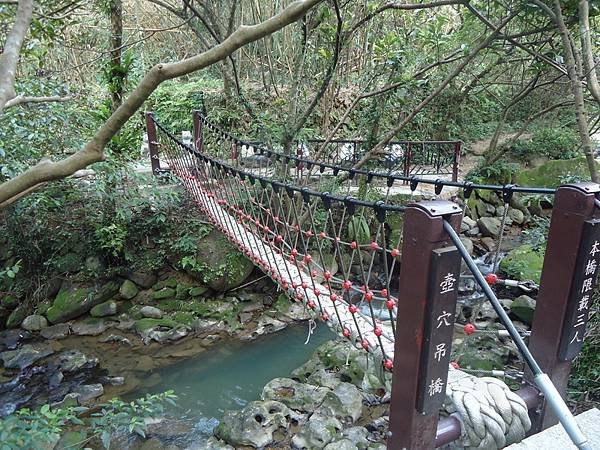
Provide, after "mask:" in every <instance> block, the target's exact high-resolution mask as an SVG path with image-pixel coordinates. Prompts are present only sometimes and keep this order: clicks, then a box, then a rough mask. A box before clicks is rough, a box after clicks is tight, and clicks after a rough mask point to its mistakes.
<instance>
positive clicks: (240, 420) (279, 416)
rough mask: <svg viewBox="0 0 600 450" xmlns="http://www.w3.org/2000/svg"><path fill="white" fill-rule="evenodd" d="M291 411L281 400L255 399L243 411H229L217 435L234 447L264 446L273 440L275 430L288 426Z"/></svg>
mask: <svg viewBox="0 0 600 450" xmlns="http://www.w3.org/2000/svg"><path fill="white" fill-rule="evenodd" d="M289 416H290V411H289V410H288V408H287V407H286V406H285V405H284V404H282V403H279V402H275V401H263V402H261V401H255V402H251V403H249V404H248V405H247V406H246V407H245V408H244V409H242V410H241V411H228V412H226V413H225V416H223V419H222V420H221V423H220V424H219V425H218V426H217V428H216V429H215V435H216V436H217V437H218V438H220V439H223V440H224V441H225V442H227V443H228V444H231V445H233V446H234V447H236V448H237V447H238V446H246V445H248V446H253V447H255V448H263V447H265V446H267V445H269V444H270V443H271V442H273V432H275V431H276V430H278V429H279V428H280V427H281V428H287V426H288V419H289Z"/></svg>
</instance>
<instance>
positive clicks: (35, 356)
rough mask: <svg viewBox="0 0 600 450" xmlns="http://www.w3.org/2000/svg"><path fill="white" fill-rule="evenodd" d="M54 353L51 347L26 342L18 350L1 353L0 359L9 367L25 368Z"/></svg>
mask: <svg viewBox="0 0 600 450" xmlns="http://www.w3.org/2000/svg"><path fill="white" fill-rule="evenodd" d="M53 353H54V350H52V349H51V348H50V347H46V346H33V345H29V344H26V345H24V346H22V347H21V348H19V349H17V350H9V351H7V352H2V353H0V359H1V360H2V361H3V362H4V367H6V368H7V369H25V368H26V367H29V366H30V365H32V364H33V363H34V362H36V361H38V360H40V359H42V358H45V357H46V356H49V355H51V354H53Z"/></svg>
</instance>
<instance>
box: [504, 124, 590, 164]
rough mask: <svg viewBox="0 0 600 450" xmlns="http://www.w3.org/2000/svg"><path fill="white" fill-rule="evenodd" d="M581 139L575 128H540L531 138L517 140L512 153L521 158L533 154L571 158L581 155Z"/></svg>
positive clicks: (525, 158)
mask: <svg viewBox="0 0 600 450" xmlns="http://www.w3.org/2000/svg"><path fill="white" fill-rule="evenodd" d="M579 144H580V139H579V135H578V134H577V132H576V131H575V130H572V129H570V128H564V127H547V128H540V129H538V130H536V131H535V132H534V135H533V137H532V138H531V140H528V141H526V140H521V141H517V142H516V143H515V144H514V145H513V146H512V148H511V149H510V154H511V155H512V156H514V157H515V158H517V159H519V160H527V159H530V158H531V157H532V156H546V157H548V158H550V159H571V158H576V157H577V156H579V155H580V152H579Z"/></svg>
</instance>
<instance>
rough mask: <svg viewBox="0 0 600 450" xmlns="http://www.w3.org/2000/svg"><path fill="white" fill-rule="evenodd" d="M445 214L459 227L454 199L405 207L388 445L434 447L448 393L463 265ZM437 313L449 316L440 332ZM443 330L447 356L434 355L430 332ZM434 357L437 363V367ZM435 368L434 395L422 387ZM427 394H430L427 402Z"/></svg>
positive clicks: (393, 448)
mask: <svg viewBox="0 0 600 450" xmlns="http://www.w3.org/2000/svg"><path fill="white" fill-rule="evenodd" d="M444 218H446V219H448V220H449V221H450V223H451V224H452V226H453V227H454V228H455V229H456V230H457V231H458V230H460V222H461V219H462V211H461V209H460V208H459V207H458V206H457V205H456V204H454V203H452V202H448V201H442V200H437V201H430V202H420V203H417V204H415V205H412V206H410V207H409V208H408V209H407V210H406V212H405V220H404V234H403V244H402V260H403V261H405V263H404V264H402V265H401V269H400V291H399V294H398V313H397V318H396V338H395V347H394V371H393V375H392V396H391V404H390V423H389V429H390V434H389V436H388V439H387V447H388V449H390V450H401V449H410V450H420V449H432V448H434V442H435V438H436V430H437V426H438V420H439V407H440V406H441V403H442V401H443V399H444V396H445V384H446V379H447V375H448V363H449V358H450V348H449V345H451V332H452V330H453V325H452V324H453V320H454V309H455V305H456V303H455V302H456V294H457V287H458V278H459V273H458V272H459V269H460V255H459V254H458V252H457V250H456V248H454V247H448V245H449V243H450V238H449V236H448V235H447V233H446V232H445V231H444V228H443V221H444V220H445V219H444ZM442 247H444V248H443V249H442ZM442 259H443V260H444V261H445V262H442ZM446 274H447V275H446ZM439 276H442V279H444V278H446V280H449V281H450V282H451V284H448V285H447V286H446V288H449V289H446V288H442V289H441V291H440V285H439ZM436 277H437V278H436ZM440 294H442V295H440ZM436 302H438V303H436ZM439 302H441V303H439ZM434 304H437V305H446V306H445V311H444V312H446V314H444V315H443V317H442V315H440V314H439V313H437V312H434V311H435V309H434V307H433V305H434ZM448 312H449V313H450V314H448ZM433 316H436V317H437V318H438V319H439V318H442V319H445V318H447V319H448V321H444V322H442V325H443V326H442V327H441V328H440V327H438V329H439V330H438V331H436V325H435V324H434V325H433V326H432V323H433V322H432V320H436V319H435V318H434V317H433ZM438 316H439V317H438ZM438 322H439V320H438V321H437V322H435V323H438ZM450 325H452V326H450ZM432 328H433V331H432ZM442 330H443V331H444V332H446V331H448V330H449V331H450V336H449V337H448V336H445V337H444V338H440V339H442V340H444V339H445V340H444V342H445V345H444V347H443V350H444V354H443V355H442V356H443V358H437V357H439V356H440V353H437V354H432V353H431V350H432V349H437V351H439V350H440V348H441V347H440V344H439V343H437V345H435V344H436V342H437V341H436V342H433V340H432V339H431V336H433V333H437V332H439V331H442ZM440 342H442V341H440ZM432 358H433V359H437V363H438V364H437V365H436V367H434V368H433V369H432V365H431V362H432ZM433 362H435V361H433ZM432 370H433V372H432ZM435 371H437V372H435ZM434 372H435V373H436V374H435V375H434V376H433V379H435V380H437V379H438V378H439V379H440V382H439V383H436V386H437V384H439V386H437V389H436V390H435V392H434V393H435V396H433V395H429V394H430V393H431V392H432V391H431V390H425V391H423V388H424V383H426V384H427V385H428V384H429V379H427V380H425V378H430V375H428V374H431V373H434ZM425 389H427V387H426V385H425ZM428 393H429V394H428ZM424 396H425V397H427V398H426V399H425V402H426V403H424Z"/></svg>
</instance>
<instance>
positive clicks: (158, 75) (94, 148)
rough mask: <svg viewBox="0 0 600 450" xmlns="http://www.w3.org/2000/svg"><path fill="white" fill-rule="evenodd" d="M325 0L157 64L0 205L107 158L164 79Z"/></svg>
mask: <svg viewBox="0 0 600 450" xmlns="http://www.w3.org/2000/svg"><path fill="white" fill-rule="evenodd" d="M321 1H322V0H297V1H295V2H293V3H291V4H289V5H288V6H287V7H286V8H284V9H283V10H282V11H281V12H279V13H278V14H276V15H275V16H273V17H271V18H269V19H267V20H265V21H264V22H261V23H259V24H256V25H250V26H247V25H241V26H240V27H239V28H238V29H237V30H236V31H235V32H234V33H233V34H231V35H230V36H229V37H228V38H227V39H225V40H224V41H223V42H222V43H221V44H219V45H216V46H214V47H213V48H211V49H210V50H208V51H206V52H203V53H201V54H199V55H196V56H193V57H191V58H186V59H183V60H181V61H179V62H176V63H170V64H157V65H156V66H154V67H153V68H152V69H150V70H149V71H148V72H147V73H146V75H145V76H144V78H143V79H142V81H141V82H140V83H139V84H138V86H137V87H136V88H135V89H134V90H133V92H132V93H131V94H130V95H129V96H128V97H127V98H126V99H125V100H124V101H123V103H122V104H121V106H119V108H117V110H116V111H115V112H114V113H113V114H112V115H111V116H110V117H109V118H108V120H107V121H106V122H105V123H104V125H102V126H101V127H100V129H99V130H98V131H97V132H96V134H95V135H94V137H93V138H92V139H91V140H90V141H89V142H88V143H87V144H86V145H85V146H84V147H83V148H82V149H81V150H79V151H78V152H76V153H75V154H73V155H71V156H69V157H68V158H65V159H63V160H60V161H57V162H50V161H41V162H40V163H38V164H37V165H35V166H33V167H31V168H29V169H28V170H26V171H25V172H23V173H21V174H20V175H18V176H16V177H15V178H12V179H10V180H8V181H6V182H4V183H3V184H1V185H0V204H3V203H4V202H6V201H7V200H9V199H11V198H12V197H14V196H16V195H19V194H20V193H21V192H23V191H25V190H27V189H29V188H31V187H33V186H35V185H36V184H39V183H42V182H45V181H51V180H56V179H60V178H64V177H66V176H69V175H71V174H73V173H74V172H75V171H77V170H79V169H83V168H85V167H87V166H89V165H90V164H93V163H95V162H98V161H101V160H103V159H104V152H103V151H104V147H105V146H106V144H108V142H109V141H110V140H111V138H112V137H113V136H114V135H115V134H116V133H118V131H119V130H120V129H121V127H123V125H124V124H125V123H126V122H127V121H128V120H129V118H130V117H131V116H133V115H134V114H135V113H136V111H137V110H138V109H139V108H140V107H141V106H142V105H143V103H144V101H145V100H146V99H147V98H148V97H149V96H150V95H151V94H152V92H154V90H155V89H156V88H157V87H158V85H160V83H162V82H163V81H166V80H170V79H173V78H176V77H180V76H182V75H186V74H189V73H192V72H195V71H198V70H200V69H204V68H206V67H208V66H210V65H212V64H214V63H216V62H218V61H221V60H223V59H224V58H227V57H228V56H229V55H230V54H231V53H233V52H234V51H236V50H238V49H239V48H240V47H242V46H244V45H246V44H248V43H250V42H254V41H256V40H258V39H261V38H263V37H265V36H268V35H269V34H271V33H274V32H275V31H278V30H280V29H281V28H283V27H285V26H287V25H289V24H290V23H293V22H295V21H297V20H298V19H300V18H301V17H302V16H304V15H305V14H306V13H307V11H308V10H310V9H311V8H312V7H314V6H315V5H317V4H319V3H320V2H321Z"/></svg>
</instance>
